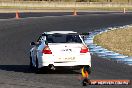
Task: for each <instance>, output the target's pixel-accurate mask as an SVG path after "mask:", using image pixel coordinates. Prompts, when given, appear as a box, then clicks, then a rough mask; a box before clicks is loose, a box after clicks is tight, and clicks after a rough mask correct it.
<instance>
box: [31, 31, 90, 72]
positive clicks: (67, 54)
mask: <svg viewBox="0 0 132 88" xmlns="http://www.w3.org/2000/svg"><path fill="white" fill-rule="evenodd" d="M31 45H33V48H32V49H31V50H30V67H35V69H37V70H38V69H40V68H42V67H49V68H50V69H53V70H55V69H56V67H60V66H67V67H74V66H79V67H84V66H85V67H87V68H88V71H89V72H90V67H91V55H90V52H89V49H88V47H87V45H86V44H85V43H84V41H83V37H82V35H80V34H78V33H77V32H73V31H50V32H44V33H43V34H41V35H40V36H39V38H38V40H37V41H36V42H31Z"/></svg>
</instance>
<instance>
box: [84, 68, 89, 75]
mask: <svg viewBox="0 0 132 88" xmlns="http://www.w3.org/2000/svg"><path fill="white" fill-rule="evenodd" d="M85 71H87V72H88V74H89V75H90V74H91V67H90V66H84V72H85Z"/></svg>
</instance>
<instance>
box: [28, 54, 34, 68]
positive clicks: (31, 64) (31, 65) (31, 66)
mask: <svg viewBox="0 0 132 88" xmlns="http://www.w3.org/2000/svg"><path fill="white" fill-rule="evenodd" d="M29 66H30V68H33V63H32V57H31V54H30V64H29Z"/></svg>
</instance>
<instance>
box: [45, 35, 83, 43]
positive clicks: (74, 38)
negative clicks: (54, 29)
mask: <svg viewBox="0 0 132 88" xmlns="http://www.w3.org/2000/svg"><path fill="white" fill-rule="evenodd" d="M46 40H47V41H48V43H82V41H81V39H80V37H79V35H72V34H50V35H48V36H47V38H46Z"/></svg>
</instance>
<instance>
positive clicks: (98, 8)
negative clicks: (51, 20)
mask: <svg viewBox="0 0 132 88" xmlns="http://www.w3.org/2000/svg"><path fill="white" fill-rule="evenodd" d="M74 8H76V9H77V10H92V11H93V10H94V11H98V10H99V11H100V10H101V11H123V9H124V7H55V8H54V7H26V6H0V9H7V10H8V9H22V10H73V9H74ZM125 8H126V11H132V7H125Z"/></svg>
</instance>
